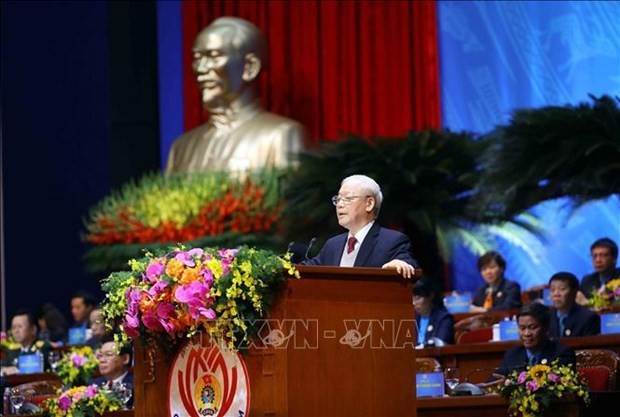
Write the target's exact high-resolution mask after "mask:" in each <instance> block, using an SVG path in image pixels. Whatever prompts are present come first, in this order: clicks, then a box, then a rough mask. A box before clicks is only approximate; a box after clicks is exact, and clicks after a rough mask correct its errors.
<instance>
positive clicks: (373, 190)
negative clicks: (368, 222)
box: [340, 175, 383, 218]
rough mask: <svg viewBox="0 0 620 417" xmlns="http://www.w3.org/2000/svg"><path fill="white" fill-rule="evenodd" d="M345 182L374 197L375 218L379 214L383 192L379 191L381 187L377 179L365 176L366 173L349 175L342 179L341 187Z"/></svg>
mask: <svg viewBox="0 0 620 417" xmlns="http://www.w3.org/2000/svg"><path fill="white" fill-rule="evenodd" d="M345 184H354V185H356V186H358V187H359V188H361V189H362V190H363V191H364V192H366V193H368V195H370V196H372V197H373V198H374V199H375V207H374V210H373V211H374V214H375V218H376V217H377V216H378V215H379V210H380V209H381V203H382V202H383V193H382V192H381V187H379V184H377V181H375V180H373V179H372V178H370V177H367V176H366V175H351V176H348V177H346V178H345V179H343V180H342V182H341V183H340V186H341V187H342V186H343V185H345Z"/></svg>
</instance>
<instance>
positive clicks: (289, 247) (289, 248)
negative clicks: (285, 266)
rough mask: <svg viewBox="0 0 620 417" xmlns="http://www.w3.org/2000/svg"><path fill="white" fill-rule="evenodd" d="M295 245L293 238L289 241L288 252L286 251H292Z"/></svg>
mask: <svg viewBox="0 0 620 417" xmlns="http://www.w3.org/2000/svg"><path fill="white" fill-rule="evenodd" d="M294 245H295V241H293V240H291V241H290V242H289V243H288V246H287V247H286V252H285V253H290V252H291V249H293V246H294Z"/></svg>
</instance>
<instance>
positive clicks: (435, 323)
mask: <svg viewBox="0 0 620 417" xmlns="http://www.w3.org/2000/svg"><path fill="white" fill-rule="evenodd" d="M420 319H421V317H420V315H419V314H416V315H415V320H416V323H418V324H419V323H420ZM433 337H436V338H438V339H441V340H443V341H444V343H447V344H454V317H453V316H452V314H450V313H449V312H448V310H446V308H445V307H441V308H433V310H432V311H431V315H430V318H429V321H428V327H427V328H426V335H425V336H424V344H426V343H427V342H428V341H429V340H431V339H432V338H433Z"/></svg>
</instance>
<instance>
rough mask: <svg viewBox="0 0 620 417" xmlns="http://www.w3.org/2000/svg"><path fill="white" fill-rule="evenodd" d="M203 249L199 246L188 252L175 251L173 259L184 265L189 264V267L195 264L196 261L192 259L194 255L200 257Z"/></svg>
mask: <svg viewBox="0 0 620 417" xmlns="http://www.w3.org/2000/svg"><path fill="white" fill-rule="evenodd" d="M203 253H204V251H203V250H202V249H200V248H196V249H191V250H190V251H189V252H177V254H176V256H175V257H174V259H176V260H177V261H179V262H181V263H183V265H185V266H189V267H191V268H193V267H195V266H196V261H194V257H198V258H200V257H201V256H202V254H203Z"/></svg>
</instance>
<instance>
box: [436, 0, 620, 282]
mask: <svg viewBox="0 0 620 417" xmlns="http://www.w3.org/2000/svg"><path fill="white" fill-rule="evenodd" d="M438 7H439V10H438V12H439V13H438V14H439V28H440V59H441V83H442V104H443V123H444V126H445V127H447V128H450V129H451V130H467V131H473V132H477V133H486V132H488V131H490V130H492V129H493V128H494V126H496V125H498V124H501V123H505V122H506V121H507V120H508V117H509V115H510V113H511V111H512V110H514V109H517V108H524V107H540V106H545V105H564V104H576V103H579V102H584V101H589V98H588V94H593V95H595V96H600V95H603V94H609V95H613V96H620V41H619V40H620V2H617V1H614V2H607V1H605V2H602V1H601V2H598V1H592V2H582V1H553V2H508V1H506V2H501V1H493V2H487V1H472V2H462V1H440V2H439V6H438ZM533 212H534V213H535V214H536V215H538V216H540V218H541V219H542V220H543V224H544V225H545V228H546V231H547V240H546V241H545V242H541V241H538V240H537V239H535V238H533V237H528V236H525V237H522V238H523V240H522V241H520V244H516V243H515V242H514V241H509V240H510V239H508V240H507V239H502V238H498V239H497V241H498V245H499V248H500V250H501V252H502V253H503V254H504V255H505V256H506V259H507V261H508V268H507V276H508V277H510V278H512V279H515V280H517V281H518V282H520V283H521V285H522V287H523V288H524V289H525V288H528V287H530V286H533V285H537V284H542V283H545V282H546V281H547V280H548V279H549V277H550V275H551V274H553V273H554V272H557V271H559V270H565V271H571V272H573V273H575V274H577V275H578V276H581V275H583V274H585V273H587V272H588V271H590V269H591V262H590V256H589V247H590V244H591V243H592V242H593V241H594V240H595V239H597V238H599V237H603V236H607V237H610V238H612V239H614V240H615V241H616V242H620V201H619V199H618V198H610V199H609V200H608V201H600V202H593V203H590V204H588V205H586V206H584V207H582V208H580V209H578V210H576V211H575V212H571V210H570V203H569V202H568V201H565V200H563V201H553V202H549V203H546V204H542V205H540V206H538V207H536V208H534V209H533ZM515 238H516V237H515ZM476 260H477V257H476V256H474V255H473V254H471V253H469V252H467V251H466V250H464V249H463V248H456V252H455V258H454V263H453V266H452V271H453V284H454V286H455V288H456V289H458V290H459V291H465V290H473V289H475V288H477V287H478V286H479V285H480V284H481V282H482V281H481V278H480V276H479V274H478V271H477V270H476Z"/></svg>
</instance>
